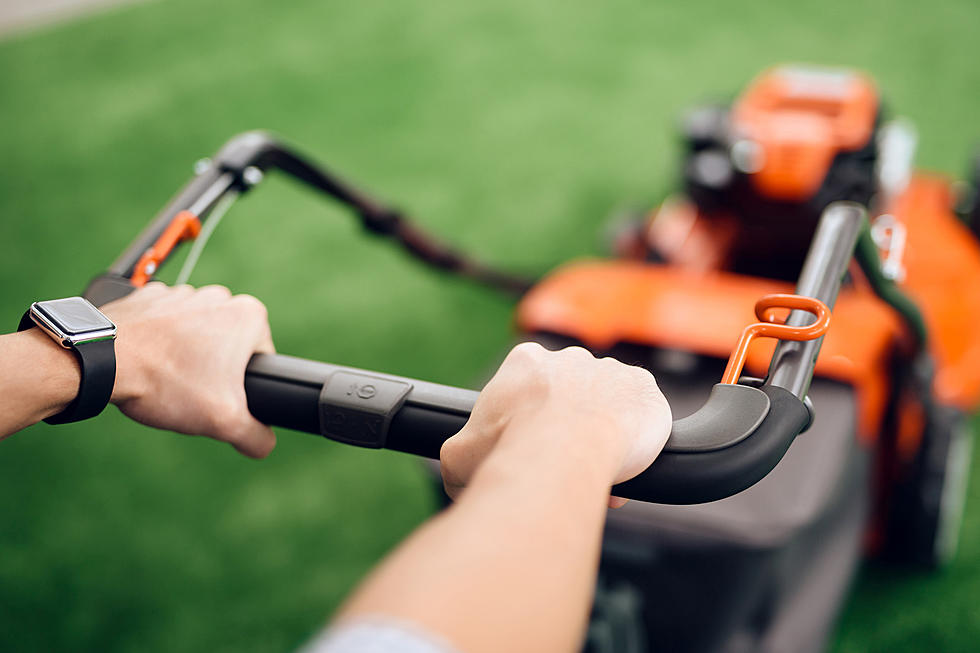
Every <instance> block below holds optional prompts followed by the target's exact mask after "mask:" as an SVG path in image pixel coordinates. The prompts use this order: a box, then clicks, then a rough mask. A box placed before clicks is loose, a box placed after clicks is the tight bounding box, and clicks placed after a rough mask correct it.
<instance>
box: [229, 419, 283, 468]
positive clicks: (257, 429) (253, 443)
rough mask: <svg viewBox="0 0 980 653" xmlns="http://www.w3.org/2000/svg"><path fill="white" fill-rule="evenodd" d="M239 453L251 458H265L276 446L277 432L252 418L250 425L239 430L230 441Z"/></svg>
mask: <svg viewBox="0 0 980 653" xmlns="http://www.w3.org/2000/svg"><path fill="white" fill-rule="evenodd" d="M230 444H231V446H233V447H235V449H236V450H238V452H239V453H241V454H244V455H246V456H248V457H249V458H257V459H261V458H265V457H266V456H268V455H269V454H270V453H272V450H273V449H274V448H275V446H276V434H275V432H273V430H272V429H271V428H269V427H268V426H266V425H265V424H263V423H262V422H260V421H258V420H256V419H252V420H250V423H249V424H248V426H247V427H246V428H245V429H243V430H242V431H239V432H238V433H237V434H236V435H235V438H234V439H232V440H231V441H230Z"/></svg>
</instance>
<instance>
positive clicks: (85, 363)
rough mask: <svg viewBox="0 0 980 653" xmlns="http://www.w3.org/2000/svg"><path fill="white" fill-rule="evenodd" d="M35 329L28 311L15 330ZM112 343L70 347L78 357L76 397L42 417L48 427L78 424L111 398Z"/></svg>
mask: <svg viewBox="0 0 980 653" xmlns="http://www.w3.org/2000/svg"><path fill="white" fill-rule="evenodd" d="M34 326H37V325H35V324H34V320H32V319H31V312H30V311H28V312H27V313H25V314H24V317H22V318H21V320H20V326H18V327H17V330H18V331H25V330H27V329H30V328H31V327H34ZM114 345H115V343H114V342H113V341H112V340H96V341H94V342H83V343H80V344H78V345H76V346H75V347H73V348H72V351H74V352H75V356H76V357H77V358H78V364H79V369H80V370H81V380H80V382H79V384H78V396H76V397H75V399H74V400H73V401H72V402H71V403H70V404H68V406H66V407H65V409H64V410H63V411H61V412H60V413H58V414H57V415H52V416H51V417H48V418H45V420H44V421H45V422H47V423H48V424H67V423H69V422H80V421H82V420H85V419H89V418H90V417H95V416H96V415H98V414H99V413H101V412H102V411H103V410H104V409H105V407H106V406H107V405H109V399H110V398H111V397H112V388H113V387H114V386H115V383H116V353H115V346H114Z"/></svg>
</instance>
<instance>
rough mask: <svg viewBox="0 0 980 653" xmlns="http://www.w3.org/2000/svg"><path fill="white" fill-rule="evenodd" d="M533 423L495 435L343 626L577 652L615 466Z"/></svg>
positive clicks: (602, 453) (577, 441) (591, 441)
mask: <svg viewBox="0 0 980 653" xmlns="http://www.w3.org/2000/svg"><path fill="white" fill-rule="evenodd" d="M535 424H536V425H537V426H530V427H523V428H522V429H521V430H520V431H518V432H513V431H511V432H508V433H507V434H506V435H505V437H504V438H502V440H501V442H500V444H499V445H498V446H497V448H495V449H494V451H493V453H492V454H491V456H490V457H488V458H487V460H486V461H485V462H484V463H483V465H482V466H481V467H480V469H479V471H478V472H477V474H476V475H475V476H474V478H473V480H472V483H471V484H470V485H469V487H468V488H467V489H466V491H465V492H464V493H463V495H462V496H461V497H460V499H459V501H458V502H457V503H456V504H455V505H454V506H452V507H451V508H449V509H448V510H447V511H446V512H445V513H444V514H442V515H441V516H439V517H437V518H435V519H433V520H432V521H430V522H429V523H428V524H426V525H425V526H424V527H422V528H421V529H419V530H418V531H417V532H416V533H415V534H414V535H413V536H412V537H411V538H410V539H409V540H408V541H406V542H405V543H404V544H403V545H402V546H401V547H399V549H398V550H397V551H396V552H395V553H394V554H392V555H391V556H390V557H389V558H388V559H387V560H386V561H385V562H384V563H383V564H382V565H381V566H380V567H379V568H378V569H377V570H376V571H375V572H374V573H373V575H372V576H371V577H370V578H369V579H368V580H367V581H366V582H365V583H364V585H363V586H362V587H361V588H360V589H359V591H358V592H357V593H356V595H355V596H354V598H353V599H352V600H351V601H350V603H349V604H348V605H347V606H346V608H345V609H344V610H343V611H342V614H341V618H342V619H343V618H349V617H351V616H355V615H367V614H374V615H376V614H383V615H390V616H394V617H396V618H403V619H407V620H410V621H412V622H415V623H417V624H419V625H421V626H422V627H424V628H426V629H428V630H430V631H431V632H433V633H436V634H439V635H442V636H444V637H445V638H446V639H448V640H449V641H450V642H451V643H452V644H453V645H454V646H457V647H459V648H460V649H461V650H462V651H465V652H466V653H479V652H482V651H519V650H528V651H542V652H548V651H572V650H575V648H576V647H577V646H578V645H579V643H580V641H581V637H582V633H583V629H584V627H585V624H586V619H587V616H588V611H589V605H590V601H591V597H592V592H593V585H594V581H595V574H596V568H597V565H598V557H599V547H600V541H601V530H602V525H603V521H604V519H605V513H606V505H607V501H608V497H609V486H610V481H609V479H610V478H611V474H612V471H611V470H613V469H614V467H615V461H614V456H613V455H612V453H611V452H609V451H607V450H606V448H604V447H603V446H602V445H601V444H600V445H599V446H596V443H597V442H600V441H599V440H597V439H596V438H594V437H581V435H580V434H574V433H562V434H554V433H546V432H545V431H544V429H547V428H549V427H548V426H547V424H548V420H547V419H542V420H539V421H536V422H535ZM552 428H553V427H552ZM582 428H588V427H586V426H585V425H582ZM556 435H557V436H558V437H556ZM542 442H544V444H542ZM531 460H534V461H535V463H534V467H533V472H532V473H529V470H530V469H532V468H531V467H530V465H529V461H531Z"/></svg>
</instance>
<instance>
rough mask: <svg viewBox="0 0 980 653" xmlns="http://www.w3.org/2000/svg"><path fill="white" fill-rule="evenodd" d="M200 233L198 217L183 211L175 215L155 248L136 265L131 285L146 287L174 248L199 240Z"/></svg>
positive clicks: (154, 244) (151, 248)
mask: <svg viewBox="0 0 980 653" xmlns="http://www.w3.org/2000/svg"><path fill="white" fill-rule="evenodd" d="M199 233H201V221H200V220H199V219H198V217H197V216H196V215H194V214H193V213H191V212H190V211H181V212H180V213H178V214H177V215H175V216H174V219H173V220H171V222H170V224H169V225H167V228H166V229H164V231H163V233H162V234H160V237H159V238H157V241H156V242H155V243H153V246H152V247H150V249H148V250H146V251H145V252H144V253H143V256H141V257H140V260H139V262H137V263H136V267H134V268H133V276H132V277H131V278H130V280H129V281H130V283H132V284H133V285H134V286H136V287H137V288H140V287H142V286H145V285H146V282H147V281H149V280H150V277H152V276H153V275H154V274H155V273H156V271H157V270H158V269H159V268H160V264H161V263H163V262H164V261H165V260H166V259H167V257H168V256H170V252H172V251H173V250H174V247H176V246H177V245H178V244H179V243H182V242H183V241H185V240H193V239H194V238H197V235H198V234H199Z"/></svg>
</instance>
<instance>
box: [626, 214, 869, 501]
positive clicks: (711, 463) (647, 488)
mask: <svg viewBox="0 0 980 653" xmlns="http://www.w3.org/2000/svg"><path fill="white" fill-rule="evenodd" d="M866 219H867V215H866V212H865V210H864V208H863V207H862V206H860V205H859V204H854V203H843V202H841V203H834V204H831V205H830V206H829V207H827V209H826V210H825V211H824V213H823V214H822V216H821V218H820V222H819V224H818V225H817V230H816V233H815V234H814V238H813V241H812V242H811V244H810V249H809V251H808V252H807V256H806V260H805V261H804V263H803V268H802V270H801V272H800V278H799V280H798V282H797V288H796V294H798V295H802V296H805V297H812V298H814V299H818V300H820V301H821V302H823V303H824V304H825V305H826V306H828V307H832V306H833V305H834V302H835V301H836V300H837V295H838V293H839V291H840V286H841V281H842V279H843V277H844V274H845V272H846V271H847V265H848V263H849V262H850V260H851V257H852V256H853V254H854V247H855V245H856V243H857V238H858V234H859V233H860V232H861V229H862V226H863V225H864V224H865V221H866ZM812 320H813V317H812V316H811V315H810V314H809V313H808V312H806V311H801V310H794V311H792V312H791V313H790V315H789V317H788V318H787V320H786V324H787V325H788V326H797V327H799V326H803V325H806V324H808V323H810V322H811V321H812ZM822 342H823V337H819V338H816V339H814V340H805V341H791V340H780V341H779V344H778V345H777V346H776V351H775V352H774V354H773V357H772V362H771V363H770V367H769V376H768V378H767V379H766V381H765V382H764V383H763V384H762V386H761V387H760V388H758V389H756V388H749V387H746V386H741V385H737V386H726V385H725V384H718V385H716V386H715V388H714V390H713V391H712V395H711V398H709V401H708V403H707V404H705V405H704V406H703V407H702V408H701V409H699V410H698V411H697V412H696V413H694V415H691V416H690V417H687V418H685V419H684V420H677V421H675V422H674V428H673V429H672V430H671V434H670V438H669V439H668V440H667V445H666V446H665V447H664V451H663V453H661V454H660V456H659V457H658V458H657V459H656V460H655V461H654V462H653V464H652V465H651V466H650V467H649V468H647V470H646V471H645V472H643V473H642V474H640V475H639V476H637V477H636V478H634V479H631V480H629V481H627V482H626V483H622V484H620V485H618V486H616V487H615V488H613V492H614V493H615V494H616V495H617V496H625V497H627V498H637V497H640V498H646V500H647V501H653V502H656V503H681V504H687V503H704V502H707V501H715V500H718V499H722V498H724V497H727V496H731V495H733V494H736V493H738V492H741V491H742V490H744V489H746V488H748V487H750V486H752V485H754V484H755V483H757V482H758V481H760V480H761V479H762V478H763V477H764V476H765V475H766V474H768V473H769V472H770V471H772V469H773V467H775V466H776V464H777V463H778V462H779V461H780V460H782V457H783V455H785V453H786V450H787V449H789V446H790V445H791V444H792V443H793V440H794V438H796V436H797V435H799V433H800V432H801V431H803V429H805V428H806V427H807V425H808V424H809V423H810V414H809V410H808V408H807V406H806V404H805V399H806V392H807V390H808V389H809V387H810V381H811V379H812V378H813V369H814V365H815V364H816V360H817V354H818V353H819V352H820V345H821V343H822ZM725 388H731V389H732V390H734V389H739V391H740V392H741V396H735V395H734V394H733V393H732V390H729V391H727V392H728V393H732V394H729V396H728V397H727V400H726V401H725V402H724V405H721V406H717V405H716V406H713V405H712V404H713V400H714V399H715V393H716V392H720V391H721V390H722V389H725ZM748 391H752V392H755V393H758V395H762V396H763V397H764V398H765V399H766V402H765V408H766V410H765V412H762V411H761V410H760V408H759V407H756V406H750V404H749V402H748V401H747V399H748V396H749V392H748ZM757 403H758V404H759V405H761V402H757ZM760 412H762V415H761V418H760V419H759V422H758V424H757V425H756V426H754V427H753V428H752V429H751V430H750V432H749V434H748V435H743V436H742V437H730V438H728V439H727V441H725V439H724V438H719V440H718V441H717V443H716V445H715V446H713V447H712V448H711V449H710V450H702V451H691V450H690V448H689V447H687V446H686V444H687V442H689V441H690V439H691V436H690V435H689V434H687V433H685V432H683V431H681V430H679V429H678V426H679V425H680V424H681V423H684V422H686V421H689V420H693V419H698V420H699V421H701V422H703V424H699V427H700V428H699V429H698V430H700V431H702V432H714V433H716V434H717V433H718V432H719V430H720V429H723V428H725V427H727V426H728V424H727V421H728V420H732V419H733V418H734V417H736V416H741V417H742V418H745V417H746V416H755V415H758V414H759V413H760ZM702 416H703V417H702Z"/></svg>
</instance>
